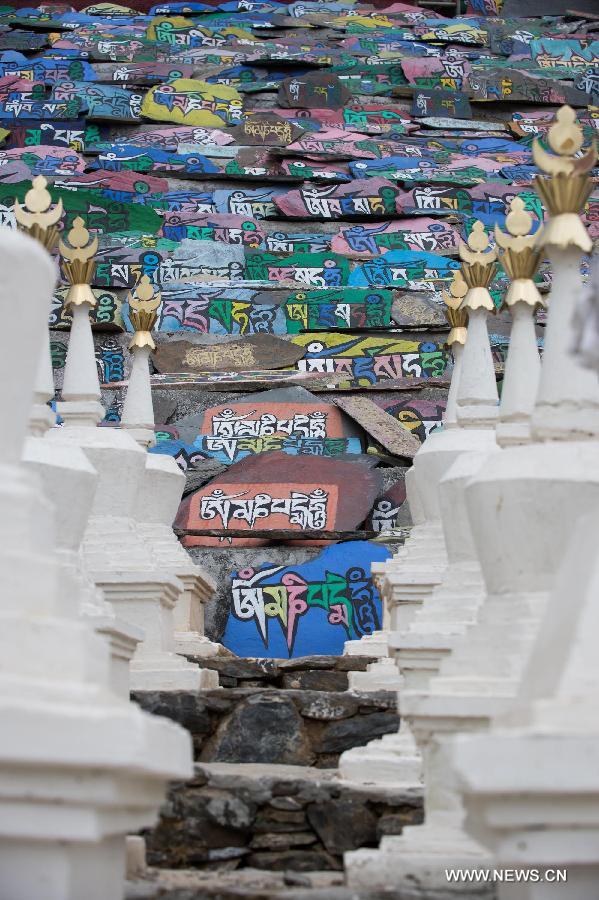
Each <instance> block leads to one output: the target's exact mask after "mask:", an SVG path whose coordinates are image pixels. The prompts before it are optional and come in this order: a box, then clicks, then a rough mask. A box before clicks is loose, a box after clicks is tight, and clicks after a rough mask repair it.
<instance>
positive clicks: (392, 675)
mask: <svg viewBox="0 0 599 900" xmlns="http://www.w3.org/2000/svg"><path fill="white" fill-rule="evenodd" d="M347 680H348V684H349V689H350V691H363V692H368V691H398V690H399V688H400V686H401V676H400V674H399V669H398V668H397V664H396V662H395V660H394V659H392V658H391V657H388V656H387V657H383V658H382V659H378V660H377V661H376V662H374V663H371V664H370V665H369V666H368V668H367V669H366V671H365V672H348V679H347Z"/></svg>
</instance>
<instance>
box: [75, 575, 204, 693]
mask: <svg viewBox="0 0 599 900" xmlns="http://www.w3.org/2000/svg"><path fill="white" fill-rule="evenodd" d="M91 575H92V577H93V578H94V581H95V582H96V584H98V585H99V587H100V588H101V589H102V590H103V592H104V594H105V596H106V599H107V600H108V601H109V602H111V603H112V604H113V606H114V608H115V610H116V611H117V613H119V614H121V615H122V616H123V618H124V619H125V620H127V621H129V622H132V623H133V624H134V625H136V626H137V627H139V628H142V629H143V630H144V639H143V640H142V641H141V642H140V643H139V644H138V645H137V648H136V650H135V653H134V656H133V659H132V660H131V664H130V678H131V682H130V683H131V689H132V690H156V691H158V690H161V691H178V690H181V691H183V690H199V689H200V688H203V687H206V686H212V685H213V684H214V678H213V677H211V676H213V675H214V674H215V673H213V672H209V673H207V677H205V673H204V670H202V669H200V668H199V666H198V665H196V664H195V663H191V662H189V661H188V660H187V659H185V658H184V657H183V656H179V655H177V654H176V653H175V652H174V643H173V630H172V610H173V606H174V604H175V603H176V601H177V598H178V596H179V595H180V592H181V583H180V582H179V581H178V580H177V579H176V578H174V577H169V576H166V575H165V576H163V577H162V578H160V579H159V578H156V577H153V578H152V577H148V574H147V573H143V572H108V573H107V572H92V573H91ZM217 686H218V685H217Z"/></svg>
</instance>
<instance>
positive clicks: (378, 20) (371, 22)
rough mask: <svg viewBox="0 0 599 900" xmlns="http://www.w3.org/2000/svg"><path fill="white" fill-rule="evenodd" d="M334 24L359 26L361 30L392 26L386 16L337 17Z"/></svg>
mask: <svg viewBox="0 0 599 900" xmlns="http://www.w3.org/2000/svg"><path fill="white" fill-rule="evenodd" d="M334 22H335V23H336V24H338V25H361V26H362V28H392V27H393V24H394V23H393V22H392V21H391V20H390V19H388V18H387V16H339V17H338V18H336V19H334Z"/></svg>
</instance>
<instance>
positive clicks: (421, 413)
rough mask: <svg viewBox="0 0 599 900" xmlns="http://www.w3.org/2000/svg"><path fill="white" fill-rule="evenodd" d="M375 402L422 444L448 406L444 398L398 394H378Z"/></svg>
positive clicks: (438, 426)
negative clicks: (430, 398)
mask: <svg viewBox="0 0 599 900" xmlns="http://www.w3.org/2000/svg"><path fill="white" fill-rule="evenodd" d="M373 400H374V402H375V403H376V405H377V406H380V407H381V409H384V410H385V411H386V412H387V414H388V415H390V416H393V418H395V419H397V420H398V421H399V422H401V424H402V425H403V427H404V428H407V429H408V430H409V431H410V432H411V433H412V434H413V435H414V436H415V437H417V438H418V440H419V441H420V442H424V441H425V440H426V438H427V437H428V436H429V434H431V433H432V432H433V431H435V430H437V429H438V428H440V427H441V422H442V419H443V415H444V413H445V407H446V405H447V404H446V400H445V399H444V398H439V399H436V400H426V399H425V398H423V397H416V396H413V395H412V396H410V395H408V396H407V397H403V396H399V397H398V395H397V394H396V395H395V396H394V397H389V396H388V395H384V394H376V395H374V396H373ZM375 530H376V529H375Z"/></svg>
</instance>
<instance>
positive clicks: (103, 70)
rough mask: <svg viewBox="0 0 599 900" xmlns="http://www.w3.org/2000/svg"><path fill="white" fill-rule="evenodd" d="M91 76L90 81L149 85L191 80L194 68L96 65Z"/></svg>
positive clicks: (143, 63) (154, 64)
mask: <svg viewBox="0 0 599 900" xmlns="http://www.w3.org/2000/svg"><path fill="white" fill-rule="evenodd" d="M90 68H91V67H90ZM93 74H94V77H93V78H90V79H89V80H90V81H100V82H111V81H112V82H116V83H119V84H135V85H151V84H160V83H162V82H166V81H171V80H172V79H175V78H192V77H193V74H194V67H193V66H185V65H181V64H180V63H151V62H140V63H134V62H133V63H96V64H95V65H94V67H93ZM73 77H74V76H73ZM78 80H81V79H78Z"/></svg>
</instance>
